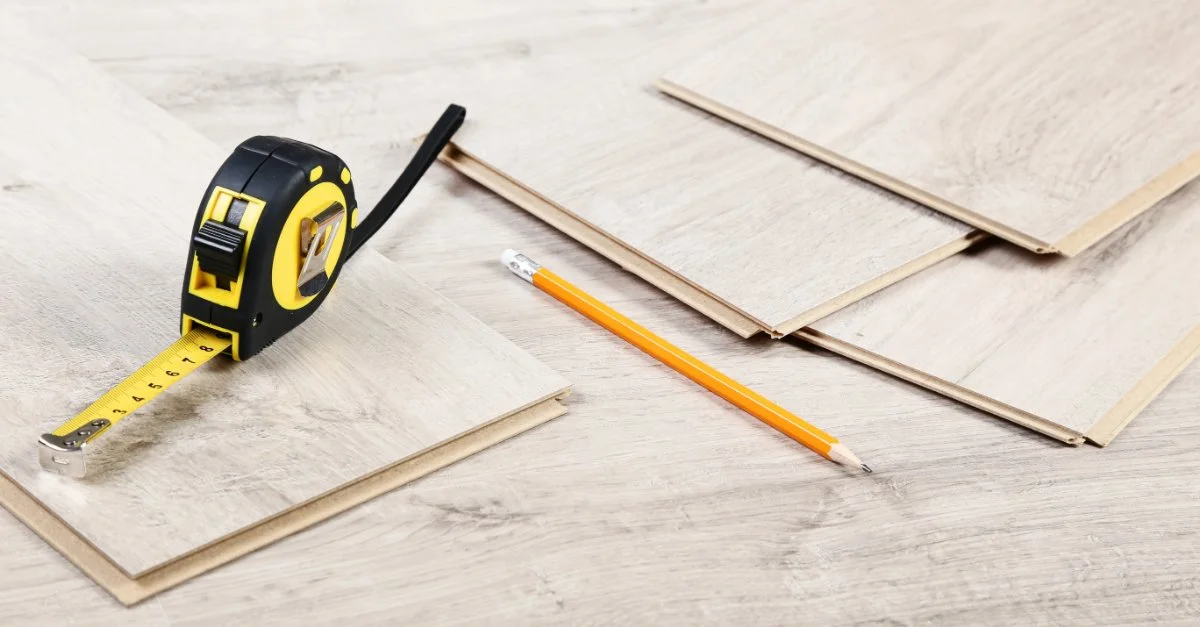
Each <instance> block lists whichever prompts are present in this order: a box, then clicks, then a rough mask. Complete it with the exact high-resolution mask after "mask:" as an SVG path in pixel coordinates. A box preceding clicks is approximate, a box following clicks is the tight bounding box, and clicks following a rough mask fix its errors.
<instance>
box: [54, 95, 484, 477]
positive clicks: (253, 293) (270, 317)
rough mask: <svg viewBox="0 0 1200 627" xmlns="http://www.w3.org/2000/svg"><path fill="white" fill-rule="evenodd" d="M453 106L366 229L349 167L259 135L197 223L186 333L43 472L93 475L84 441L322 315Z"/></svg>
mask: <svg viewBox="0 0 1200 627" xmlns="http://www.w3.org/2000/svg"><path fill="white" fill-rule="evenodd" d="M465 116H466V110H465V109H463V108H462V107H460V106H458V105H451V106H450V107H449V108H447V109H446V111H445V113H443V114H442V117H441V118H440V119H439V120H438V122H437V124H436V125H435V126H434V128H433V130H432V131H430V133H429V135H428V136H426V138H425V141H424V142H423V143H422V144H421V146H420V148H418V149H417V153H416V155H414V157H413V159H412V161H411V162H410V163H409V164H408V167H406V168H405V169H404V172H403V173H401V175H400V177H399V178H398V179H396V182H395V183H393V185H392V186H391V188H390V189H389V190H388V191H387V193H385V194H384V196H383V198H382V199H381V200H380V201H379V203H378V204H377V205H376V206H375V208H374V209H373V210H372V211H371V213H370V214H369V215H368V216H367V217H366V219H364V220H363V221H362V222H361V224H360V223H359V221H358V219H357V211H358V209H357V203H356V202H355V199H354V186H353V184H352V182H351V174H350V170H349V168H347V167H346V164H345V163H343V162H342V160H341V159H339V158H338V157H337V156H336V155H334V154H333V153H330V152H327V151H325V150H322V149H320V148H317V147H315V146H311V145H309V144H305V143H302V142H298V141H295V140H290V139H283V138H279V137H266V136H259V137H252V138H250V139H248V140H246V141H244V142H242V143H241V145H239V146H238V147H237V149H236V150H234V152H233V154H231V155H230V156H229V158H228V159H226V160H225V163H224V164H223V165H222V166H221V168H220V169H219V170H217V174H216V175H215V176H214V177H213V180H212V182H211V183H210V184H209V187H208V190H207V192H206V193H205V195H204V200H203V201H202V202H201V204H200V209H199V211H198V212H197V215H196V221H195V225H194V227H193V229H192V240H191V246H190V247H189V251H188V264H187V271H186V273H185V275H184V281H183V299H182V315H181V323H180V327H181V331H182V337H180V338H179V340H178V341H176V342H175V343H174V344H172V345H171V346H170V347H168V348H167V349H166V350H164V351H163V352H162V353H160V354H159V355H158V356H157V357H155V358H154V359H152V360H151V361H150V362H149V363H147V364H146V365H145V366H143V367H141V368H140V369H138V371H137V372H135V373H134V374H133V375H131V376H129V377H128V378H126V379H125V380H124V381H122V382H121V383H119V384H118V385H117V386H116V387H114V388H113V389H112V390H110V391H109V392H108V393H106V394H105V395H104V396H102V397H100V399H99V400H97V401H96V402H94V403H92V404H91V405H89V406H88V407H87V408H86V409H84V410H83V411H82V412H80V413H79V414H78V415H76V416H75V417H74V418H72V419H70V420H68V421H66V422H64V423H62V424H61V425H59V426H58V427H57V428H56V429H54V430H53V431H52V432H50V433H47V434H44V435H42V437H41V438H40V440H39V447H38V456H39V460H40V462H41V465H42V467H43V468H44V469H46V470H49V471H51V472H56V473H59V474H64V475H68V476H73V477H82V476H84V475H85V474H86V472H87V464H86V458H85V457H84V451H85V447H86V445H87V444H88V443H90V442H92V441H94V440H95V439H96V438H97V437H99V436H100V435H101V434H102V433H104V432H105V431H107V430H109V429H110V428H112V427H113V426H114V425H116V424H117V423H118V422H119V421H120V420H122V419H123V418H125V417H127V416H129V415H130V414H132V413H133V412H135V411H136V410H137V409H139V408H140V407H142V406H143V405H145V404H146V403H149V402H150V401H152V400H154V398H155V397H156V396H158V395H159V394H161V393H162V392H163V391H164V390H166V389H167V388H168V387H170V386H171V385H173V384H174V383H175V382H176V381H178V380H180V379H182V378H183V377H185V376H187V374H188V373H190V372H192V371H193V370H195V369H196V368H199V367H200V365H201V364H203V363H205V362H207V361H209V360H211V359H213V358H214V357H215V356H217V355H220V354H225V355H227V356H229V357H231V358H233V359H235V360H245V359H249V358H250V357H253V356H254V355H256V354H258V353H259V352H260V351H261V350H262V349H264V348H266V347H267V346H270V345H271V344H272V343H273V342H275V341H276V340H278V339H279V338H281V337H283V335H285V334H286V333H287V332H288V331H291V330H292V329H294V328H296V327H297V326H299V325H300V323H302V322H304V321H305V320H307V319H308V317H309V316H311V315H312V314H313V312H315V311H316V310H317V308H318V307H319V306H320V305H321V303H322V302H323V301H324V300H325V297H326V296H327V295H328V294H329V290H330V288H331V287H332V286H333V284H334V282H335V281H336V280H337V277H338V273H339V272H340V271H341V269H342V265H343V264H344V263H345V261H346V260H347V259H349V258H350V257H351V256H352V255H353V254H354V253H355V252H356V251H357V250H358V249H359V248H360V247H361V246H362V245H363V244H364V243H365V242H366V241H367V240H368V239H370V238H371V236H372V235H374V234H375V233H376V232H377V231H378V230H379V228H380V227H381V226H383V224H384V223H385V222H386V221H387V220H388V218H390V217H391V216H392V214H393V213H395V211H396V209H397V208H398V207H399V206H400V203H402V202H403V201H404V199H405V198H406V197H407V196H408V194H409V192H411V191H412V189H413V188H414V187H415V186H416V184H417V182H418V181H419V180H420V179H421V177H422V176H424V174H425V172H426V171H427V170H428V169H429V167H430V166H431V165H432V164H433V162H434V161H435V160H436V159H437V155H438V153H440V152H441V151H442V149H443V148H445V146H446V144H448V143H449V142H450V139H451V138H452V137H453V136H454V133H455V132H456V131H457V130H458V128H459V127H460V126H461V125H462V122H463V119H464V118H465Z"/></svg>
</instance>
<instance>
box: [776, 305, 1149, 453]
mask: <svg viewBox="0 0 1200 627" xmlns="http://www.w3.org/2000/svg"><path fill="white" fill-rule="evenodd" d="M795 337H797V338H799V339H801V340H804V341H806V342H808V343H810V344H814V345H816V346H819V347H821V348H824V349H825V350H828V351H830V352H832V353H835V354H838V355H841V356H842V357H846V358H848V359H851V360H853V361H857V362H859V363H862V364H865V365H867V366H870V367H872V368H875V369H877V370H880V371H883V372H886V373H888V374H890V375H892V376H894V377H897V378H899V379H903V380H905V381H908V382H909V383H912V384H914V385H918V386H920V387H923V388H925V389H928V390H932V391H934V392H937V393H938V394H941V395H943V396H948V397H950V398H952V399H954V400H956V401H959V402H962V403H965V404H967V405H970V406H972V407H974V408H976V409H981V410H983V411H985V412H987V413H989V414H993V415H996V416H999V417H1001V418H1004V419H1006V420H1010V421H1012V422H1015V423H1017V424H1019V425H1021V426H1023V427H1028V428H1030V429H1033V430H1034V431H1037V432H1038V433H1041V434H1043V435H1048V436H1050V437H1052V438H1054V439H1056V440H1061V441H1063V442H1065V443H1067V444H1070V445H1073V446H1078V445H1080V444H1083V442H1084V440H1085V439H1087V435H1086V434H1083V433H1080V432H1078V431H1075V430H1073V429H1068V428H1066V427H1064V426H1062V425H1059V424H1056V423H1053V422H1050V421H1049V420H1046V419H1044V418H1041V417H1038V416H1036V415H1034V414H1031V413H1029V412H1026V411H1022V410H1020V409H1017V408H1016V407H1013V406H1011V405H1006V404H1004V403H1001V402H999V401H997V400H995V399H992V398H988V397H987V396H984V395H982V394H979V393H978V392H974V391H972V390H968V389H966V388H964V387H962V386H959V385H956V384H954V383H952V382H950V381H946V380H945V379H941V378H938V377H934V376H931V375H929V374H928V373H925V372H921V371H920V370H917V369H915V368H911V367H909V366H906V365H904V364H902V363H899V362H896V361H893V360H891V359H888V358H886V357H883V356H882V355H878V354H876V353H873V352H871V351H868V350H866V349H863V348H861V347H858V346H855V345H853V344H850V343H847V342H843V341H841V340H839V339H837V338H834V337H830V336H829V335H826V334H824V333H821V332H820V331H816V330H813V329H802V330H800V331H799V332H797V333H796V334H795ZM1147 402H1148V401H1147ZM1129 419H1132V416H1130V417H1129ZM1126 422H1128V420H1127V421H1126ZM1114 435H1115V434H1114Z"/></svg>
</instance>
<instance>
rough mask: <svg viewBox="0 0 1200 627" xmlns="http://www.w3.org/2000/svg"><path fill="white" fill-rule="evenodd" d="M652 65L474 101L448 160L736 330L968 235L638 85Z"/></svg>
mask: <svg viewBox="0 0 1200 627" xmlns="http://www.w3.org/2000/svg"><path fill="white" fill-rule="evenodd" d="M653 58H654V55H653V53H647V54H646V55H645V56H643V57H642V58H641V59H642V60H639V61H637V62H636V63H635V64H634V65H635V66H636V67H653V65H654V61H653ZM647 59H649V60H647ZM651 76H652V75H646V76H644V77H642V78H639V73H637V72H622V73H618V72H607V73H602V74H600V75H595V74H593V75H590V76H588V78H587V80H585V81H582V82H578V83H576V84H574V85H571V86H566V87H564V86H562V85H556V84H552V85H551V86H550V87H549V88H545V89H540V90H534V91H532V92H531V91H528V90H522V91H521V93H519V94H515V95H513V96H512V97H508V98H504V99H503V100H502V101H501V104H498V105H497V106H488V105H486V104H485V105H483V106H479V105H477V106H475V107H474V108H473V110H472V113H473V120H471V121H469V122H468V123H467V125H466V126H465V127H464V128H463V130H462V131H460V134H459V135H458V136H457V137H456V138H455V146H456V149H455V150H451V151H448V152H447V153H446V161H447V162H448V163H450V164H451V165H452V166H454V167H455V168H457V169H459V170H460V171H462V172H463V173H464V174H466V175H467V176H469V177H471V178H472V179H474V180H476V181H477V182H479V183H481V184H483V185H485V186H487V187H489V188H491V189H493V190H494V191H496V192H497V193H499V194H500V195H501V196H504V197H506V198H508V199H509V200H511V201H513V202H515V203H516V204H517V205H518V206H521V207H522V208H524V209H526V210H527V211H530V212H531V213H534V214H535V215H538V216H539V217H541V218H542V219H544V220H547V221H548V222H550V223H551V224H554V225H555V226H557V227H558V228H561V229H563V230H564V231H565V232H567V233H568V234H569V235H571V236H572V237H574V238H576V239H578V240H580V241H583V242H585V243H587V244H588V245H590V246H593V247H595V248H597V249H598V250H599V251H600V252H602V253H603V254H605V255H607V256H609V257H610V258H612V259H614V260H615V261H617V262H618V263H620V264H621V265H622V266H625V267H626V268H629V269H630V270H631V271H633V272H635V273H637V274H639V275H641V276H642V277H643V278H645V279H647V280H649V281H651V282H652V283H655V284H656V285H658V286H659V287H661V288H663V289H665V290H667V291H668V292H671V293H672V294H674V295H675V296H677V297H679V298H680V299H681V300H683V301H684V302H687V303H688V304H689V305H691V306H693V307H696V308H698V309H699V310H700V311H702V312H704V313H706V314H708V315H709V316H710V317H712V318H713V319H714V320H716V321H717V322H720V323H722V324H724V325H725V326H727V327H729V328H730V329H732V330H734V331H735V332H737V333H739V334H741V335H743V336H748V335H751V334H754V333H756V332H759V331H765V332H767V333H769V334H771V335H773V336H776V337H779V336H783V335H786V334H788V333H790V332H793V331H795V330H797V329H799V328H801V327H803V326H805V325H807V324H810V323H812V322H814V321H816V320H819V319H820V318H821V317H823V316H826V315H828V314H829V313H831V312H833V311H836V310H837V309H839V308H841V307H844V306H846V305H847V304H849V303H852V302H854V301H855V300H857V299H859V298H862V297H863V296H865V295H867V294H870V293H872V292H874V291H877V290H879V289H881V288H883V287H885V286H886V285H889V284H891V283H894V282H896V281H899V280H901V279H903V278H904V277H907V276H909V275H911V274H913V273H915V272H918V271H920V270H922V269H924V268H926V267H928V266H929V265H932V264H934V263H936V262H938V261H940V260H942V259H944V258H946V257H948V256H950V255H953V254H954V253H957V252H959V251H961V250H963V249H965V248H966V247H967V246H969V245H970V244H971V243H972V242H973V241H974V239H975V237H976V236H975V234H974V232H973V231H972V229H971V228H970V227H968V226H966V225H964V224H962V223H960V222H956V221H954V220H950V219H947V218H944V217H943V216H940V215H938V214H936V213H935V212H932V211H929V210H927V209H925V208H923V207H920V206H918V205H916V204H914V203H911V202H909V201H906V200H904V199H902V198H900V197H899V196H896V195H894V194H891V193H890V192H887V191H885V190H882V189H879V188H876V187H874V186H872V185H869V184H866V183H863V182H861V181H859V180H857V179H855V178H854V177H852V176H849V175H846V174H843V173H841V172H839V171H837V170H836V169H834V168H831V167H828V166H826V165H824V164H821V163H819V162H816V161H812V160H810V159H808V158H805V157H803V156H800V155H796V154H794V153H792V152H791V151H788V150H786V149H783V148H781V147H778V146H773V145H771V144H770V143H769V142H766V141H763V140H762V139H760V138H757V137H755V136H754V135H753V134H751V133H748V132H746V131H744V130H742V129H738V128H737V127H735V126H733V125H730V124H727V123H725V122H723V121H721V120H717V119H714V118H712V117H710V116H707V115H704V114H701V113H699V112H696V111H694V110H690V109H689V108H688V107H686V106H683V105H680V104H679V103H676V102H673V101H671V100H670V99H668V98H665V97H662V96H657V95H655V94H653V93H647V92H648V91H649V90H647V89H646V88H645V87H643V86H642V85H643V84H644V83H643V82H642V81H643V80H645V81H647V82H648V81H649V79H650V77H651Z"/></svg>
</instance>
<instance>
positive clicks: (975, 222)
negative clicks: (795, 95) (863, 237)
mask: <svg viewBox="0 0 1200 627" xmlns="http://www.w3.org/2000/svg"><path fill="white" fill-rule="evenodd" d="M654 86H655V87H657V88H658V90H659V91H661V92H663V93H664V94H666V95H668V96H671V97H672V98H675V99H677V100H680V101H682V102H685V103H687V104H689V105H691V106H693V107H696V108H698V109H702V110H704V111H707V112H708V113H711V114H713V115H715V116H718V117H721V118H724V119H726V120H728V121H730V122H732V123H734V124H737V125H738V126H741V127H743V128H745V129H746V130H749V131H751V132H754V133H757V134H759V135H762V136H763V137H766V138H767V139H770V140H772V141H775V142H778V143H779V144H782V145H784V146H787V147H789V148H791V149H793V150H796V151H798V152H801V153H804V154H806V155H808V156H810V157H812V158H814V159H818V160H820V161H824V162H825V163H828V164H829V165H832V166H834V167H836V168H838V169H840V170H843V171H845V172H847V173H849V174H852V175H854V176H856V177H858V178H860V179H862V180H864V181H867V182H868V183H872V184H874V185H878V186H881V187H883V188H885V189H888V190H890V191H892V192H894V193H896V194H899V195H900V196H903V197H905V198H907V199H909V200H911V201H913V202H916V203H919V204H921V205H924V206H926V207H929V208H930V209H934V210H936V211H939V212H941V213H943V214H946V215H948V216H950V217H952V218H954V219H956V220H960V221H962V222H965V223H966V224H969V225H971V226H973V227H975V228H977V229H982V230H984V231H987V232H988V233H991V234H992V235H995V236H997V237H1000V238H1002V239H1005V240H1007V241H1009V242H1011V243H1013V244H1016V245H1017V246H1020V247H1022V248H1025V249H1028V250H1031V251H1033V252H1035V253H1038V254H1041V255H1046V254H1058V253H1061V252H1062V251H1060V250H1059V249H1058V248H1057V247H1056V246H1055V245H1053V244H1050V243H1049V242H1044V241H1042V240H1039V239H1037V238H1035V237H1032V236H1030V235H1027V234H1025V233H1021V232H1020V231H1017V230H1014V229H1012V228H1010V227H1007V226H1005V225H1003V224H1001V223H1000V222H997V221H995V220H992V219H991V218H988V217H986V216H982V215H980V214H978V213H975V212H973V211H971V210H969V209H967V208H966V207H962V206H959V205H956V204H954V203H952V202H950V201H948V200H946V199H944V198H941V197H939V196H935V195H934V194H930V193H929V192H926V191H924V190H921V189H919V188H916V187H913V186H912V185H909V184H907V183H905V182H903V181H901V180H899V179H896V178H893V177H891V176H888V175H886V174H884V173H882V172H880V171H878V170H875V169H873V168H868V167H866V166H864V165H863V164H861V163H858V162H857V161H852V160H850V159H847V158H845V157H843V156H841V155H839V154H837V153H835V152H832V151H830V150H827V149H825V148H823V147H821V146H818V145H817V144H814V143H812V142H809V141H806V140H804V139H801V138H800V137H797V136H796V135H792V134H791V133H788V132H786V131H784V130H782V129H780V128H777V127H775V126H773V125H771V124H767V123H766V122H763V121H762V120H759V119H757V118H754V117H751V116H749V115H746V114H744V113H741V112H740V111H737V110H736V109H732V108H730V107H727V106H725V105H723V104H721V103H719V102H717V101H715V100H712V99H710V98H708V97H706V96H703V95H701V94H698V93H696V92H694V91H692V90H690V89H688V88H687V87H684V86H682V85H679V84H678V83H674V82H672V81H671V80H669V79H666V78H660V79H658V80H657V81H655V83H654Z"/></svg>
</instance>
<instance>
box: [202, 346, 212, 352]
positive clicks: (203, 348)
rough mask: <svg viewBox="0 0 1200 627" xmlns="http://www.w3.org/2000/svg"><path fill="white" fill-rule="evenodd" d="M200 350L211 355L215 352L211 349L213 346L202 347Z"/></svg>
mask: <svg viewBox="0 0 1200 627" xmlns="http://www.w3.org/2000/svg"><path fill="white" fill-rule="evenodd" d="M200 350H202V351H204V352H206V353H211V352H213V349H212V347H211V346H201V347H200Z"/></svg>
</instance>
